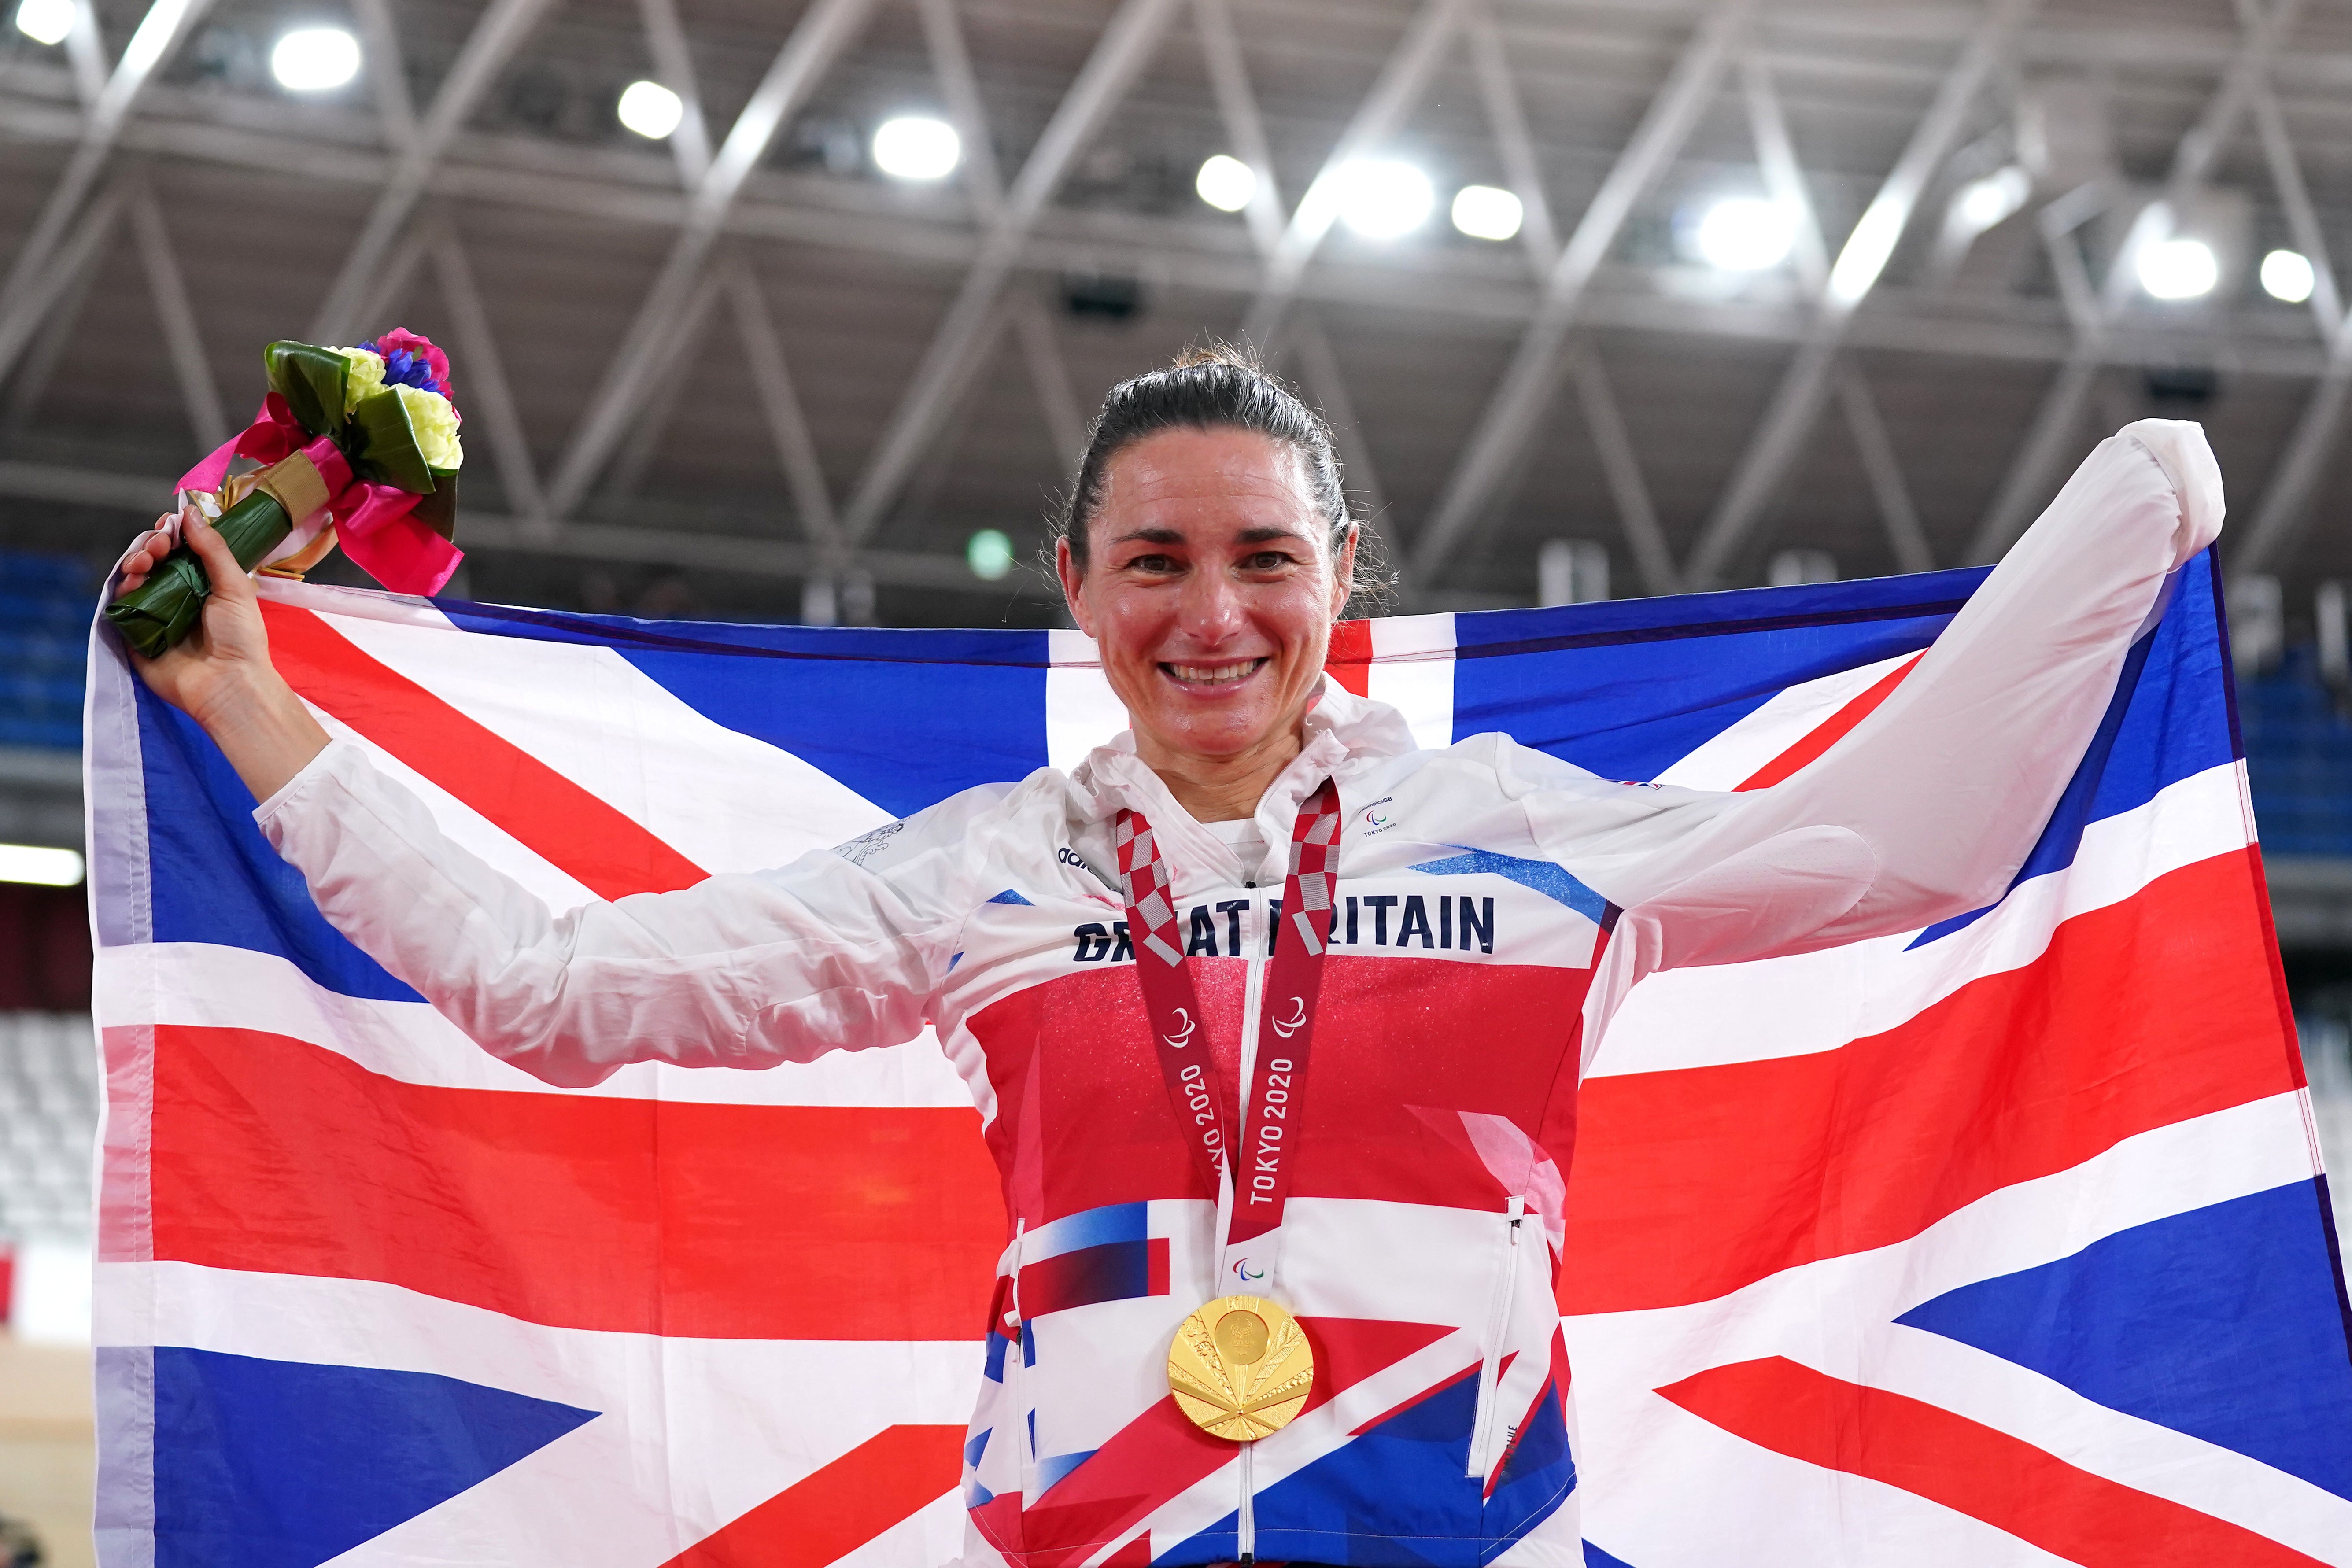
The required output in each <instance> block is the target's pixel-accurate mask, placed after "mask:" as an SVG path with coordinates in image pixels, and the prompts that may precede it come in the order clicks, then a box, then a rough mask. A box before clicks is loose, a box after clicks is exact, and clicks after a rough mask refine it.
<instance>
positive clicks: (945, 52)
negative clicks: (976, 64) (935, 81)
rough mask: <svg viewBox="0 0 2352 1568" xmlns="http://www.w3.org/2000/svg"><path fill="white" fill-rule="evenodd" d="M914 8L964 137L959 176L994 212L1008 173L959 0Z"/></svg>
mask: <svg viewBox="0 0 2352 1568" xmlns="http://www.w3.org/2000/svg"><path fill="white" fill-rule="evenodd" d="M915 10H916V14H917V15H918V16H920V17H921V18H922V22H923V45H924V47H925V48H926V49H928V50H929V53H930V57H931V74H932V75H933V76H935V77H937V78H939V81H940V97H941V98H942V99H944V100H946V101H947V106H948V118H949V120H950V121H952V122H953V123H954V125H955V128H956V135H957V136H958V138H960V139H961V142H962V143H963V163H962V165H961V168H960V169H959V170H958V172H957V177H958V178H960V179H961V180H962V182H963V184H964V188H965V189H966V190H967V191H969V192H971V196H972V199H973V202H974V205H977V206H979V207H980V209H981V210H982V212H983V213H986V214H989V215H991V216H993V215H994V213H995V211H996V208H997V205H998V204H1000V203H1001V202H1003V200H1004V179H1003V175H1002V174H999V173H998V172H997V167H996V141H995V138H994V137H993V136H992V135H991V134H990V133H989V129H988V110H987V106H986V105H985V104H984V103H983V102H982V100H981V96H980V79H979V77H978V76H976V75H974V74H973V71H972V68H971V49H970V48H969V47H966V46H965V44H964V37H963V23H962V21H961V19H960V18H959V17H958V16H956V9H955V0H915Z"/></svg>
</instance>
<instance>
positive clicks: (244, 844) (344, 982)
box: [135, 685, 424, 1002]
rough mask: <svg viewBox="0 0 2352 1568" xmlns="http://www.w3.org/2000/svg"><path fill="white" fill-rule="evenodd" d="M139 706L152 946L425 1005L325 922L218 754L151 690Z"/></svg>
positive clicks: (141, 693) (139, 693) (140, 691)
mask: <svg viewBox="0 0 2352 1568" xmlns="http://www.w3.org/2000/svg"><path fill="white" fill-rule="evenodd" d="M135 697H136V700H137V702H138V704H139V754H140V763H141V766H142V771H143V774H144V778H143V783H144V786H145V794H146V797H147V865H148V875H149V899H150V903H149V908H150V910H152V917H153V921H154V928H153V929H154V934H155V940H156V941H157V942H213V943H215V944H217V945H220V946H224V947H242V948H246V949H248V950H250V951H252V952H267V953H272V954H275V955H276V956H277V957H279V958H282V959H285V960H286V961H287V962H289V963H292V964H293V965H294V966H295V967H296V968H297V969H299V970H300V971H301V972H302V973H304V974H306V975H308V976H309V977H310V979H311V980H312V981H314V982H316V983H317V984H320V985H323V986H325V987H327V988H328V989H329V990H331V991H340V992H341V993H342V994H344V995H346V996H360V997H364V998H367V999H369V1000H371V1001H377V1002H421V1001H423V1000H424V998H423V997H421V996H419V995H418V994H416V993H415V992H414V991H412V990H410V989H409V988H408V987H407V986H406V985H404V984H401V983H400V982H399V981H397V980H395V979H394V978H393V977H392V975H391V974H390V973H388V972H387V971H386V970H385V969H384V967H383V965H382V964H380V963H376V961H375V960H374V959H373V958H370V957H369V956H368V955H367V954H366V953H364V952H361V951H360V950H359V949H358V948H356V947H354V946H352V943H351V942H350V941H349V939H347V938H346V937H344V936H343V934H342V933H341V932H340V931H336V930H335V928H334V927H332V926H331V925H329V924H328V923H327V921H326V917H325V916H323V915H321V914H320V913H319V909H318V906H317V905H316V904H314V903H312V902H311V901H310V889H309V888H308V887H307V886H306V885H305V884H304V883H303V880H302V876H301V873H300V872H299V871H297V870H295V869H294V868H292V867H291V866H289V865H288V864H286V862H285V861H283V860H281V859H279V858H278V851H277V850H275V849H272V848H271V847H269V841H268V839H266V838H264V837H262V836H261V830H260V829H259V828H258V827H257V826H254V822H253V808H254V804H255V802H254V799H253V792H252V791H250V790H248V789H247V788H246V787H245V784H244V781H242V780H240V779H239V778H238V777H237V776H236V770H235V769H233V768H231V767H230V766H229V765H228V759H227V758H226V757H224V756H222V755H221V753H220V748H219V747H217V746H215V745H214V744H213V743H212V742H211V741H210V740H209V739H208V738H207V737H206V736H205V732H204V731H201V730H199V729H197V728H196V726H195V723H194V721H192V720H190V719H189V718H188V717H187V715H185V714H184V713H182V712H180V711H179V710H177V709H175V708H173V707H172V706H170V705H169V704H168V703H166V702H164V701H163V699H161V698H159V697H157V696H156V695H155V694H154V693H153V692H151V691H149V690H148V689H146V687H145V686H143V685H142V686H138V687H136V688H135Z"/></svg>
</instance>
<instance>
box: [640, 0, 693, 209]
mask: <svg viewBox="0 0 2352 1568" xmlns="http://www.w3.org/2000/svg"><path fill="white" fill-rule="evenodd" d="M637 16H638V18H639V20H641V21H642V22H643V23H644V25H645V29H646V51H647V52H648V53H650V54H651V55H652V56H653V58H654V79H655V80H656V81H658V82H660V83H661V84H662V86H664V87H666V88H667V89H670V91H672V92H674V93H676V94H677V100H678V106H679V108H680V110H681V111H682V112H680V114H679V115H678V120H677V130H675V131H673V132H670V133H669V150H670V155H671V156H672V157H674V158H676V159H677V173H678V179H679V181H680V183H682V184H684V185H685V186H686V187H687V188H688V190H691V189H693V188H694V187H695V186H696V185H698V184H701V183H702V176H703V175H704V174H708V173H709V171H710V122H709V121H707V120H705V119H704V118H703V115H702V87H701V84H700V83H699V82H698V81H697V80H696V79H695V74H694V51H693V50H692V49H691V48H689V47H687V42H686V24H685V23H683V22H681V21H679V20H678V17H677V0H637Z"/></svg>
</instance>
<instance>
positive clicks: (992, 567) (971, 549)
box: [963, 528, 1013, 583]
mask: <svg viewBox="0 0 2352 1568" xmlns="http://www.w3.org/2000/svg"><path fill="white" fill-rule="evenodd" d="M963 558H964V563H965V564H966V565H968V566H970V567H971V574H972V575H973V576H975V577H977V578H979V579H980V580H981V581H982V582H983V583H993V582H995V581H996V580H997V579H998V578H1000V577H1002V576H1003V575H1004V574H1006V573H1007V572H1010V571H1012V570H1013V541H1011V540H1009V539H1007V538H1005V537H1004V535H1003V534H1002V533H1000V532H999V531H996V530H995V529H992V528H983V529H982V530H981V531H979V532H978V533H975V534H973V535H972V536H971V542H969V543H967V544H966V545H965V546H964V547H963Z"/></svg>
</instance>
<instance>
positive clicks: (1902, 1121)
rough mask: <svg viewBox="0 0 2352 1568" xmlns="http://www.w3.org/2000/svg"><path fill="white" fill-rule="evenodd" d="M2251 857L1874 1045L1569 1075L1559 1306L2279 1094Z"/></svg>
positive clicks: (1703, 1272)
mask: <svg viewBox="0 0 2352 1568" xmlns="http://www.w3.org/2000/svg"><path fill="white" fill-rule="evenodd" d="M2254 853H2255V851H2253V850H2252V849H2251V848H2250V849H2248V850H2246V851H2245V852H2244V853H2242V854H2237V853H2233V854H2227V855H2219V856H2215V857H2214V858H2211V859H2210V860H2203V861H2200V862H2198V863H2197V864H2195V865H2193V866H2189V867H2185V868H2182V869H2180V870H2178V871H2174V872H2171V873H2170V874H2168V875H2167V876H2164V877H2160V878H2158V879H2156V880H2155V881H2153V882H2151V883H2149V884H2148V885H2147V887H2146V888H2145V889H2142V890H2141V891H2140V892H2139V893H2138V894H2137V895H2136V896H2134V897H2133V898H2130V899H2128V900H2125V901H2124V902H2122V903H2119V904H2116V905H2112V906H2110V907H2108V908H2106V909H2104V910H2093V911H2092V912H2090V913H2088V914H2083V915H2078V916H2076V917H2075V918H2074V919H2073V920H2071V921H2066V922H2064V923H2063V924H2062V925H2061V926H2059V928H2058V930H2057V931H2056V932H2055V933H2054V935H2053V937H2052V939H2051V942H2050V946H2049V948H2048V950H2047V951H2046V952H2043V954H2042V956H2041V957H2040V958H2038V959H2036V960H2035V961H2034V962H2033V963H2030V964H2028V965H2026V966H2025V967H2024V968H2022V969H2018V970H2012V971H2011V972H2009V973H2002V974H1993V975H1988V976H1986V977H1984V978H1982V979H1979V980H1976V981H1972V982H1970V983H1969V984H1967V985H1965V986H1963V987H1962V988H1961V989H1960V990H1958V992H1956V993H1954V994H1952V995H1950V996H1948V997H1946V998H1945V999H1944V1000H1942V1001H1941V1002H1938V1003H1937V1004H1936V1005H1933V1006H1931V1007H1929V1008H1927V1009H1926V1010H1925V1011H1923V1012H1922V1013H1920V1014H1919V1015H1918V1016H1916V1017H1914V1018H1912V1019H1910V1020H1908V1021H1907V1022H1906V1023H1904V1024H1903V1025H1901V1026H1898V1027H1896V1028H1894V1029H1890V1030H1888V1031H1887V1032H1885V1034H1881V1035H1874V1036H1872V1037H1868V1038H1865V1039H1861V1040H1856V1041H1854V1042H1853V1044H1851V1045H1847V1046H1843V1047H1839V1048H1838V1049H1836V1050H1832V1051H1822V1052H1816V1053H1814V1054H1811V1055H1808V1056H1797V1057H1782V1058H1775V1059H1772V1060H1769V1061H1754V1062H1735V1063H1731V1064H1729V1065H1727V1066H1722V1067H1708V1068H1686V1069H1683V1070H1678V1071H1673V1072H1655V1073H1637V1074H1630V1075H1627V1076H1624V1077H1622V1078H1599V1079H1591V1081H1589V1082H1588V1083H1586V1085H1585V1086H1584V1090H1583V1095H1582V1100H1581V1103H1580V1126H1579V1132H1578V1138H1577V1151H1576V1162H1575V1166H1574V1169H1573V1171H1572V1173H1571V1174H1570V1180H1569V1194H1568V1246H1567V1251H1566V1256H1567V1257H1569V1258H1573V1259H1575V1260H1576V1264H1575V1267H1573V1268H1567V1269H1564V1270H1562V1272H1561V1279H1560V1306H1561V1310H1564V1311H1567V1312H1570V1313H1579V1312H1617V1311H1627V1310H1636V1309H1642V1308H1650V1307H1666V1306H1676V1305H1681V1304H1683V1303H1685V1302H1691V1301H1704V1300H1710V1299H1712V1298H1714V1297H1717V1296H1720V1295H1723V1294H1725V1293H1727V1292H1728V1291H1731V1290H1736V1289H1738V1288H1739V1287H1741V1286H1743V1285H1746V1284H1748V1283H1750V1282H1751V1281H1753V1280H1757V1279H1763V1278H1764V1277H1765V1276H1766V1275H1769V1274H1772V1273H1775V1272H1778V1271H1779V1270H1780V1269H1783V1268H1792V1267H1794V1266H1796V1265H1798V1264H1801V1263H1810V1262H1811V1261H1813V1260H1814V1259H1816V1258H1832V1257H1838V1256H1842V1255H1844V1254H1847V1253H1854V1252H1862V1251H1866V1250H1868V1249H1870V1248H1872V1247H1885V1246H1888V1245H1890V1244H1892V1243H1895V1242H1898V1241H1902V1240H1905V1239H1906V1238H1907V1237H1913V1236H1916V1235H1917V1234H1918V1233H1919V1232H1920V1231H1921V1230H1922V1229H1924V1228H1925V1227H1927V1226H1929V1225H1931V1224H1933V1223H1935V1222H1936V1221H1937V1220H1938V1219H1940V1218H1942V1217H1943V1216H1944V1215H1948V1214H1950V1213H1952V1212H1953V1211H1955V1210H1957V1209H1958V1208H1961V1207H1963V1206H1965V1205H1968V1204H1970V1203H1973V1202H1975V1201H1976V1200H1977V1199H1979V1198H1980V1197H1983V1196H1984V1195H1985V1194H1988V1193H1991V1192H1994V1191H1997V1190H1998V1189H2000V1188H2001V1187H2005V1186H2009V1185H2011V1184H2013V1183H2017V1182H2022V1181H2029V1180H2032V1179H2033V1178H2035V1177H2040V1176H2047V1175H2051V1174H2053V1173H2056V1172H2059V1171H2063V1170H2065V1169H2067V1168H2068V1167H2070V1166H2073V1165H2077V1164H2080V1163H2082V1162H2084V1160H2087V1159H2089V1158H2091V1157H2092V1156H2093V1155H2095V1154H2097V1153H2099V1152H2102V1151H2103V1150H2105V1149H2108V1148H2112V1147H2113V1146H2114V1145H2115V1144H2116V1143H2118V1142H2122V1141H2123V1140H2124V1139H2126V1138H2129V1137H2131V1136H2133V1135H2135V1134H2137V1133H2141V1132H2146V1131H2150V1130H2152V1129H2155V1128H2158V1127H2165V1126H2169V1125H2171V1124H2172V1123H2174V1122H2179V1121H2188V1120H2189V1118H2191V1117H2195V1116H2202V1115H2205V1114H2208V1113H2209V1112H2211V1111H2216V1110H2226V1109H2228V1108H2229V1107H2231V1106H2233V1105H2242V1104H2245V1103H2246V1102H2248V1101H2250V1100H2261V1099H2263V1098H2266V1097H2268V1096H2270V1095H2273V1094H2283V1093H2285V1092H2286V1091H2288V1090H2290V1089H2294V1088H2295V1087H2297V1085H2296V1083H2295V1081H2294V1073H2293V1072H2292V1071H2291V1069H2290V1062H2291V1053H2289V1052H2287V1051H2284V1050H2283V1049H2282V1048H2281V1046H2280V1041H2279V1038H2278V1034H2279V1029H2280V1022H2279V1013H2278V1009H2277V1007H2276V1005H2275V1004H2274V1000H2273V991H2272V984H2271V974H2272V967H2273V957H2272V952H2271V950H2270V948H2269V946H2268V943H2267V942H2266V941H2265V938H2264V934H2263V927H2262V925H2261V924H2260V923H2259V922H2258V921H2257V920H2256V918H2255V915H2254V911H2253V910H2252V900H2253V898H2254V882H2253V879H2252V873H2251V868H2250V862H2251V858H2252V856H2253V854H2254ZM1724 1026H1725V1027H1727V1028H1736V1027H1737V1021H1736V1020H1732V1019H1726V1020H1724Z"/></svg>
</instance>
